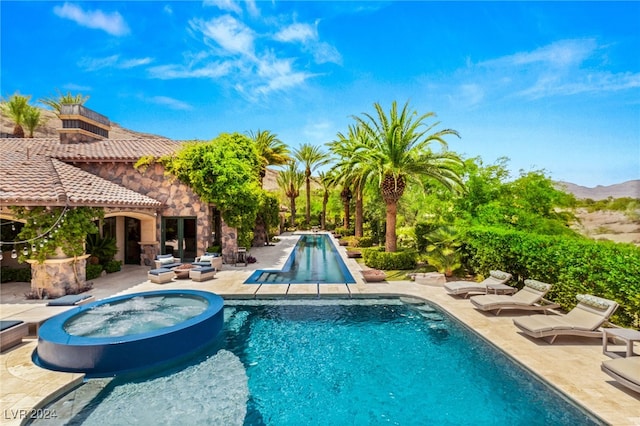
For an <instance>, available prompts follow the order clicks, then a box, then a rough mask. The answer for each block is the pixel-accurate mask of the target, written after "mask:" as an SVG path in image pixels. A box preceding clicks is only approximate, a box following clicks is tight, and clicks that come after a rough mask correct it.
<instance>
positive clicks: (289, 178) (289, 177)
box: [278, 161, 304, 228]
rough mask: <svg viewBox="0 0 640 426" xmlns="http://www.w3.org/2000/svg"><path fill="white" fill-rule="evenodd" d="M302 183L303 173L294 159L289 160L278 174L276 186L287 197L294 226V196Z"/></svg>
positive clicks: (295, 196) (298, 192)
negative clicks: (287, 164) (286, 165)
mask: <svg viewBox="0 0 640 426" xmlns="http://www.w3.org/2000/svg"><path fill="white" fill-rule="evenodd" d="M303 183H304V173H302V172H300V171H298V165H297V163H296V162H295V161H290V162H289V166H288V167H287V168H285V169H284V170H283V171H281V172H280V173H279V174H278V186H279V187H280V188H281V189H282V190H283V191H284V194H285V195H286V196H287V198H289V204H290V207H291V227H292V228H293V227H294V226H296V198H298V196H299V195H300V187H301V186H302V184H303Z"/></svg>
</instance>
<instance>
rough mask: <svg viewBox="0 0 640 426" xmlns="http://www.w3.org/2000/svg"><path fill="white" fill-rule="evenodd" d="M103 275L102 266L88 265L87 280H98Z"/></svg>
mask: <svg viewBox="0 0 640 426" xmlns="http://www.w3.org/2000/svg"><path fill="white" fill-rule="evenodd" d="M100 274H102V265H91V264H87V279H88V280H93V279H96V278H98V277H99V276H100Z"/></svg>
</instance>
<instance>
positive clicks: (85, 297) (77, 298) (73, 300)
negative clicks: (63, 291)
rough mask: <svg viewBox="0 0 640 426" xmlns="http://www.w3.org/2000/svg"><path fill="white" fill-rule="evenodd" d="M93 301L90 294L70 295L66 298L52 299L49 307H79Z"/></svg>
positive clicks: (48, 304)
mask: <svg viewBox="0 0 640 426" xmlns="http://www.w3.org/2000/svg"><path fill="white" fill-rule="evenodd" d="M92 300H93V296H92V295H90V294H68V295H66V296H62V297H58V298H57V299H52V300H51V301H50V302H49V303H47V306H79V305H84V304H85V303H89V302H91V301H92Z"/></svg>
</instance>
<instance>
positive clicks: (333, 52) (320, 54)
mask: <svg viewBox="0 0 640 426" xmlns="http://www.w3.org/2000/svg"><path fill="white" fill-rule="evenodd" d="M312 53H313V59H314V60H315V62H316V63H317V64H325V63H327V62H330V63H333V64H338V65H342V55H341V54H340V52H338V49H336V48H335V47H333V46H332V45H330V44H329V43H324V42H321V43H316V44H315V45H314V46H313V48H312Z"/></svg>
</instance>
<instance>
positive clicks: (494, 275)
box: [444, 271, 511, 297]
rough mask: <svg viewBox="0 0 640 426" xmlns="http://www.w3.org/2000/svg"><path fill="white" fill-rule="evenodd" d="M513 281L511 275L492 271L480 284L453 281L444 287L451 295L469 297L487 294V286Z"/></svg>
mask: <svg viewBox="0 0 640 426" xmlns="http://www.w3.org/2000/svg"><path fill="white" fill-rule="evenodd" d="M510 279H511V274H509V273H507V272H502V271H490V272H489V276H488V277H487V278H486V279H485V280H484V281H481V282H479V283H477V282H473V281H452V282H448V283H446V284H445V285H444V289H445V290H446V292H447V293H449V294H454V295H458V296H459V295H464V297H467V296H468V295H469V294H471V293H487V285H490V284H505V283H506V282H508V281H509V280H510Z"/></svg>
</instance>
